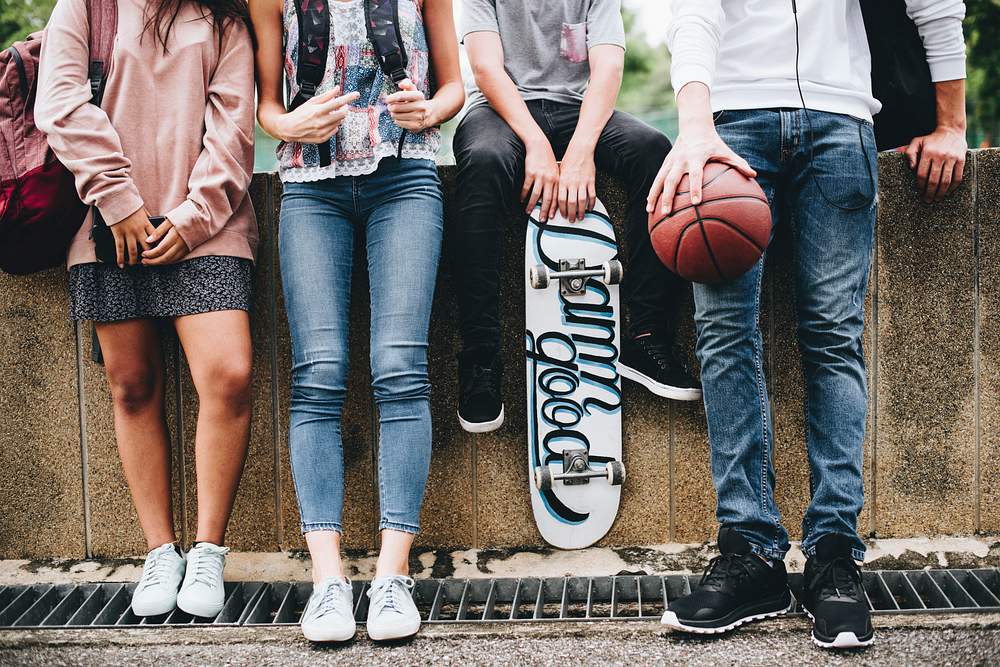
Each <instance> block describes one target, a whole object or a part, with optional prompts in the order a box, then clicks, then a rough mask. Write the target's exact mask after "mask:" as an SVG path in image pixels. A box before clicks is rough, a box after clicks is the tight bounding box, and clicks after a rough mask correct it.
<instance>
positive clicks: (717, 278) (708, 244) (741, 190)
mask: <svg viewBox="0 0 1000 667" xmlns="http://www.w3.org/2000/svg"><path fill="white" fill-rule="evenodd" d="M704 179H705V180H704V185H703V193H702V197H701V203H695V201H694V195H693V193H692V192H691V185H690V183H691V180H692V179H690V178H689V177H688V176H686V175H685V176H684V177H683V178H681V180H680V182H679V183H678V185H677V188H676V196H675V197H674V199H673V200H672V201H671V203H670V210H671V211H672V212H671V213H669V214H662V213H661V212H660V209H657V210H656V211H654V212H653V213H652V214H651V215H650V216H649V234H650V240H651V242H652V244H653V250H654V251H655V252H656V255H657V257H659V258H660V261H662V262H663V263H664V265H666V267H667V268H668V269H670V270H671V271H673V272H674V273H676V274H677V275H679V276H681V277H682V278H684V279H685V280H690V281H692V282H697V283H719V282H725V281H728V280H735V279H736V278H739V277H740V276H742V275H743V274H744V273H746V272H747V271H749V270H750V268H751V267H753V265H754V264H756V263H757V262H758V261H759V260H760V258H761V256H762V255H763V254H764V250H765V249H766V248H767V245H768V243H769V242H770V240H771V207H770V205H769V204H768V201H767V197H766V196H765V195H764V191H763V190H761V188H760V186H759V185H758V184H757V181H755V180H754V179H752V178H749V177H747V176H745V175H744V174H742V173H740V172H739V171H737V170H736V169H735V168H734V167H732V166H730V165H728V164H723V163H721V162H709V163H708V164H707V165H705V169H704Z"/></svg>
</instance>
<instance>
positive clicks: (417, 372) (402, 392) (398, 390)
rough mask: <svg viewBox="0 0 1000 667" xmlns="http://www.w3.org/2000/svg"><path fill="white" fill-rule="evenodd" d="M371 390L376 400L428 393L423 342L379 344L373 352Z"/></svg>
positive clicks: (425, 395)
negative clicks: (376, 350)
mask: <svg viewBox="0 0 1000 667" xmlns="http://www.w3.org/2000/svg"><path fill="white" fill-rule="evenodd" d="M372 390H373V393H374V395H375V400H376V401H377V402H379V403H384V402H388V401H398V400H406V399H413V398H424V397H427V396H430V390H431V386H430V381H429V380H428V377H427V357H426V346H417V345H412V344H396V345H387V346H382V348H381V349H380V350H378V352H377V353H375V354H373V355H372Z"/></svg>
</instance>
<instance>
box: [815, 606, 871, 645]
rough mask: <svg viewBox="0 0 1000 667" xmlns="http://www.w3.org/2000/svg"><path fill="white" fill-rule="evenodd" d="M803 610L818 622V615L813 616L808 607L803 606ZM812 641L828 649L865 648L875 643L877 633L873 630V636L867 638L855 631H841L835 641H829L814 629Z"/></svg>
mask: <svg viewBox="0 0 1000 667" xmlns="http://www.w3.org/2000/svg"><path fill="white" fill-rule="evenodd" d="M802 611H804V612H805V613H806V616H808V617H809V620H811V621H812V622H813V623H815V622H816V617H815V616H813V615H812V614H811V613H810V612H809V610H808V609H806V608H805V607H802ZM812 641H813V644H815V645H816V646H818V647H820V648H826V649H846V648H865V647H866V646H871V645H872V644H874V643H875V633H874V632H872V636H871V637H869V638H867V639H858V636H857V635H856V634H854V633H853V632H841V633H839V634H838V635H837V636H836V637H835V638H834V639H833V641H828V640H825V639H820V638H819V637H817V636H816V630H813V631H812Z"/></svg>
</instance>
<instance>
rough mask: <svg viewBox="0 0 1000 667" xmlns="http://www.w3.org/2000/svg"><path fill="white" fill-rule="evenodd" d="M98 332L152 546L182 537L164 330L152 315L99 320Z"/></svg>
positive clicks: (118, 431) (121, 442) (118, 428)
mask: <svg viewBox="0 0 1000 667" xmlns="http://www.w3.org/2000/svg"><path fill="white" fill-rule="evenodd" d="M97 337H98V339H99V340H100V341H101V350H102V351H103V352H104V368H105V370H106V372H107V375H108V383H109V384H110V386H111V399H112V403H113V405H114V414H115V436H116V439H117V441H118V455H119V457H120V458H121V462H122V468H123V469H124V471H125V478H126V479H127V480H128V486H129V490H130V491H131V493H132V502H134V503H135V509H136V512H137V513H138V515H139V524H140V525H141V526H142V532H143V534H144V535H145V537H146V544H147V545H148V547H149V549H150V550H152V549H155V548H156V547H158V546H161V545H163V544H166V543H168V542H173V541H175V540H176V536H175V534H174V518H173V513H172V510H171V494H170V439H169V435H168V433H167V422H166V416H165V412H164V407H163V352H162V349H161V347H160V335H159V332H158V331H157V330H156V325H155V324H154V323H153V322H152V321H150V320H129V321H126V322H111V323H103V324H102V323H98V324H97Z"/></svg>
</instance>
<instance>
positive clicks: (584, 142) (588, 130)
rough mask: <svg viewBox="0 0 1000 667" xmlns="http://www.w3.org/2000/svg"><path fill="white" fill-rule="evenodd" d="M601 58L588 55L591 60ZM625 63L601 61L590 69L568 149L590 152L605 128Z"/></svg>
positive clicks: (612, 108)
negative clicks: (602, 63) (606, 63)
mask: <svg viewBox="0 0 1000 667" xmlns="http://www.w3.org/2000/svg"><path fill="white" fill-rule="evenodd" d="M597 60H600V59H599V58H596V59H591V63H592V68H593V64H594V63H595V62H596V61H597ZM623 69H624V66H623V64H622V63H618V62H614V64H612V65H600V66H598V67H596V68H593V69H592V72H593V73H592V75H591V78H590V85H589V86H588V87H587V92H586V94H585V95H584V96H583V104H582V105H581V107H580V119H579V121H578V122H577V124H576V130H575V131H574V132H573V138H572V139H571V140H570V143H569V149H570V150H574V151H576V150H580V151H585V152H588V153H591V154H593V152H594V150H595V149H596V148H597V142H598V140H599V139H600V137H601V133H602V132H604V127H605V126H606V125H607V124H608V121H609V120H610V119H611V115H612V114H613V113H614V112H615V102H616V101H617V99H618V91H619V90H621V85H622V75H623Z"/></svg>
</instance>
